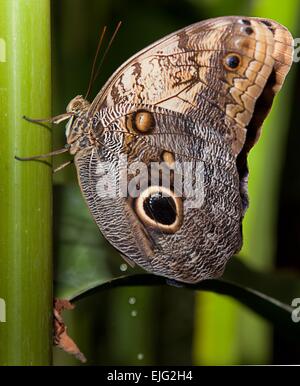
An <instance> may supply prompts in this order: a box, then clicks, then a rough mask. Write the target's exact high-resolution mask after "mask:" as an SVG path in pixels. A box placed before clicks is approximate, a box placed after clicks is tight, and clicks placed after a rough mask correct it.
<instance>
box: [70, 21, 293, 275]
mask: <svg viewBox="0 0 300 386" xmlns="http://www.w3.org/2000/svg"><path fill="white" fill-rule="evenodd" d="M291 61H292V38H291V35H290V34H289V32H288V31H287V30H286V29H285V28H284V27H282V26H280V25H279V24H278V23H276V22H273V21H269V20H263V19H257V18H243V17H224V18H218V19H211V20H208V21H205V22H201V23H197V24H195V25H192V26H190V27H187V28H184V29H183V30H181V31H178V32H177V33H174V34H172V35H170V36H168V37H166V38H164V39H162V40H160V41H158V42H157V43H154V44H153V45H152V46H150V47H148V48H146V49H144V50H143V51H141V52H140V53H138V54H137V55H136V56H134V57H133V58H131V59H130V60H129V61H128V62H126V63H125V64H124V65H123V66H122V67H121V68H120V69H119V70H117V71H116V73H115V74H114V75H113V76H112V77H111V78H110V79H109V81H108V82H107V84H106V85H105V86H104V88H103V89H102V90H101V91H100V93H99V94H98V96H97V97H96V99H95V100H94V101H93V103H92V104H91V107H90V108H89V111H88V117H89V119H90V122H92V126H91V125H90V123H89V125H87V127H88V128H89V129H88V130H89V138H91V139H92V140H93V141H91V142H90V144H89V146H88V147H87V148H84V149H81V150H79V151H78V152H77V154H76V156H75V163H76V166H77V170H78V176H79V181H80V184H81V188H82V191H83V193H84V196H85V198H86V200H87V202H88V205H89V208H90V210H91V212H92V214H93V216H94V218H95V220H96V222H97V224H98V226H99V228H100V229H101V231H102V232H103V234H104V235H105V237H106V238H107V239H108V240H109V241H110V242H111V243H112V244H113V245H114V246H115V247H116V248H117V249H118V250H119V251H120V252H121V253H122V254H125V255H126V256H127V257H128V258H129V259H131V260H133V261H135V262H136V263H137V264H139V265H141V266H142V267H144V268H145V269H147V270H149V271H151V272H153V273H156V274H160V275H164V276H167V277H170V278H174V279H178V280H182V281H186V282H195V281H198V280H201V279H207V278H213V277H217V276H219V275H220V274H221V273H222V272H223V270H224V266H225V264H226V262H227V260H228V259H229V258H230V257H231V256H232V255H233V254H234V253H236V252H237V251H238V250H239V248H240V247H241V242H242V236H241V221H242V218H243V215H244V212H245V209H246V207H247V173H248V170H247V154H248V152H249V150H250V148H251V147H252V146H253V144H254V143H255V141H256V140H257V137H258V135H259V128H260V126H261V124H262V122H263V120H264V118H265V116H266V115H267V112H268V110H269V108H270V107H271V104H272V100H273V97H274V95H275V93H276V92H277V91H278V90H279V89H280V87H281V85H282V83H283V81H284V78H285V75H286V74H287V72H288V70H289V67H290V65H291ZM85 138H86V135H85ZM84 146H85V145H84ZM79 148H80V146H79ZM76 149H77V148H76ZM76 151H77V150H76ZM121 154H123V155H124V154H125V155H127V156H128V161H129V164H131V163H132V162H134V161H143V162H144V163H145V164H146V165H148V164H150V162H151V161H153V160H156V161H158V160H164V161H165V160H167V163H169V164H172V162H173V161H174V160H175V161H177V162H179V163H183V162H185V161H190V163H192V165H193V167H194V166H195V165H196V163H197V161H201V162H202V163H203V165H204V168H203V170H202V174H203V186H204V191H205V198H204V201H203V204H202V205H201V206H200V207H197V208H193V209H188V200H187V198H186V197H185V196H184V197H183V198H182V199H179V200H177V199H176V198H175V197H174V194H173V193H174V192H173V191H171V190H168V192H169V198H168V199H167V202H166V201H164V200H160V197H159V194H160V192H162V191H163V190H164V191H165V187H164V186H163V187H157V186H150V187H149V188H148V189H147V190H145V191H143V192H142V194H141V196H140V197H139V198H138V199H137V200H131V199H128V198H124V197H114V198H112V197H107V196H106V195H105V194H103V195H102V194H99V189H100V188H101V187H102V186H103V185H104V183H105V181H107V179H108V180H109V181H110V182H112V184H114V181H115V180H117V181H118V180H119V178H120V176H119V174H118V171H117V170H118V169H117V163H118V160H119V158H120V155H121ZM102 163H104V164H105V163H108V165H109V168H108V171H106V170H102V169H101V168H102V166H101V165H102ZM113 170H115V172H113ZM193 177H194V176H193ZM152 195H153V196H154V201H155V200H156V201H155V202H152V203H150V205H148V204H149V201H150V199H151V197H152ZM145 203H146V204H147V205H145ZM152 204H153V208H154V207H155V205H157V204H158V209H159V210H158V212H157V213H156V214H155V213H153V212H152V209H153V208H152ZM149 208H150V209H151V210H148V209H149ZM170 209H171V210H170ZM164 212H166V216H165V218H163V219H161V218H160V217H161V214H162V213H164Z"/></svg>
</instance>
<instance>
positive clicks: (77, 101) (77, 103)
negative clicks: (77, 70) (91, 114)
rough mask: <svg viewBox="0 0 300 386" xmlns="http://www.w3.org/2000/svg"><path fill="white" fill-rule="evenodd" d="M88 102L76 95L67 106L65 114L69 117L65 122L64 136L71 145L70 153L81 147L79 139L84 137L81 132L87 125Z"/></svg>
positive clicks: (83, 131)
mask: <svg viewBox="0 0 300 386" xmlns="http://www.w3.org/2000/svg"><path fill="white" fill-rule="evenodd" d="M89 108H90V103H89V102H88V101H87V100H86V99H84V98H83V96H82V95H77V96H76V97H75V98H73V99H72V100H71V102H70V103H69V104H68V106H67V109H66V111H67V114H69V116H70V118H69V120H68V122H67V124H66V132H65V134H66V137H67V142H68V144H70V145H71V150H70V151H71V153H72V154H75V153H76V152H77V151H78V149H80V148H82V145H81V139H84V138H86V136H84V135H83V134H84V133H85V131H86V128H87V126H88V110H89Z"/></svg>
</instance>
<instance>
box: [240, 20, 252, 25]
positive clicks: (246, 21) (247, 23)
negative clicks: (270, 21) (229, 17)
mask: <svg viewBox="0 0 300 386" xmlns="http://www.w3.org/2000/svg"><path fill="white" fill-rule="evenodd" d="M241 23H243V24H246V25H251V21H250V20H248V19H242V20H241Z"/></svg>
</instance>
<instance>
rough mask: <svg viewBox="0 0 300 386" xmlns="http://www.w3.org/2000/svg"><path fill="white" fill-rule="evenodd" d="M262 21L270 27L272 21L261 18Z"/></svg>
mask: <svg viewBox="0 0 300 386" xmlns="http://www.w3.org/2000/svg"><path fill="white" fill-rule="evenodd" d="M261 22H262V23H264V24H265V25H266V26H267V27H272V23H271V22H270V21H269V20H262V21H261Z"/></svg>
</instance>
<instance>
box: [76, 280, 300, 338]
mask: <svg viewBox="0 0 300 386" xmlns="http://www.w3.org/2000/svg"><path fill="white" fill-rule="evenodd" d="M170 284H171V285H172V286H175V287H182V288H186V289H190V290H196V291H211V292H215V293H218V294H222V295H227V296H231V297H233V298H234V299H235V300H238V301H240V302H241V303H243V304H244V305H246V306H247V307H249V308H250V309H252V310H254V311H255V312H257V313H259V314H260V315H261V316H262V317H264V318H266V319H267V320H269V321H270V322H272V323H273V324H277V325H280V326H281V327H284V328H288V329H289V331H288V332H289V333H290V332H293V333H295V331H297V334H298V336H299V328H300V323H298V324H297V323H294V322H293V321H292V319H291V312H292V311H293V308H292V307H290V306H289V305H287V304H285V303H282V302H280V301H279V300H277V299H274V298H272V297H270V296H267V295H265V294H263V293H261V292H259V291H256V290H254V289H252V288H248V287H242V286H240V285H238V284H236V283H234V282H231V281H227V280H222V279H217V280H204V281H201V282H200V283H197V284H187V283H179V282H175V281H170V280H168V279H165V278H163V277H160V276H155V275H150V274H135V275H129V276H121V277H118V278H116V279H113V280H110V281H108V282H105V283H102V284H100V285H98V286H96V287H94V288H91V289H90V290H88V291H85V292H84V293H81V294H78V295H75V296H73V297H72V298H71V299H68V300H70V301H72V302H77V301H79V300H81V299H83V298H85V297H87V296H89V295H92V294H95V293H97V292H99V291H104V290H107V289H112V288H116V287H127V286H157V285H159V286H161V285H170Z"/></svg>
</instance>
